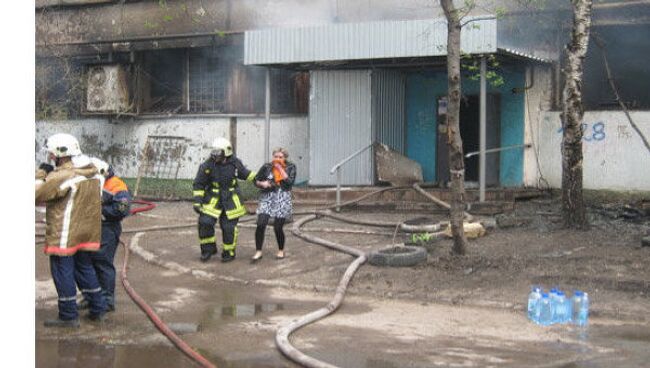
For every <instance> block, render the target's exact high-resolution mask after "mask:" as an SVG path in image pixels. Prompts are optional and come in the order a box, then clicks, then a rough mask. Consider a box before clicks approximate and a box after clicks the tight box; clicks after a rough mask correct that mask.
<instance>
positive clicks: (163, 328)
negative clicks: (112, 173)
mask: <svg viewBox="0 0 650 368" xmlns="http://www.w3.org/2000/svg"><path fill="white" fill-rule="evenodd" d="M132 203H138V204H145V205H146V206H145V207H139V208H135V209H132V210H131V214H135V213H138V212H144V211H149V210H151V209H153V208H154V207H156V205H155V204H153V203H151V202H145V201H139V200H138V201H133V202H132ZM120 243H121V244H122V245H123V246H124V265H123V266H122V272H121V273H120V278H121V279H122V285H124V289H125V290H126V292H127V294H129V296H130V297H131V299H133V301H134V302H135V304H137V305H138V307H140V309H142V311H143V312H144V313H145V314H146V315H147V317H149V319H150V320H151V322H153V324H154V326H156V328H157V329H158V330H159V331H160V332H162V334H163V335H165V336H166V337H167V338H168V339H169V341H171V342H172V343H173V344H174V345H176V347H177V348H178V349H180V350H181V351H182V352H183V353H184V354H185V355H187V356H188V357H189V358H190V359H193V360H194V361H196V362H197V363H199V364H200V365H201V366H203V367H208V368H217V366H216V365H214V364H212V363H210V362H209V361H208V360H207V359H205V358H204V357H203V356H202V355H201V354H199V353H197V352H196V351H194V350H192V348H191V347H190V346H189V345H188V344H187V343H185V341H183V340H182V339H181V338H180V337H178V335H176V334H175V333H174V331H172V330H171V329H170V328H169V327H167V325H166V324H165V322H163V321H162V320H161V319H160V317H158V315H157V314H156V312H154V310H153V309H152V308H151V307H150V306H149V305H148V304H147V302H145V300H144V299H142V298H141V297H140V295H138V293H136V292H135V290H134V289H133V288H132V287H131V284H130V283H129V280H128V279H127V276H126V268H127V267H126V266H127V264H128V262H129V247H128V246H126V244H124V243H123V242H122V241H120Z"/></svg>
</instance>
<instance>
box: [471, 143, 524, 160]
mask: <svg viewBox="0 0 650 368" xmlns="http://www.w3.org/2000/svg"><path fill="white" fill-rule="evenodd" d="M532 146H533V145H532V144H530V143H526V144H516V145H514V146H505V147H499V148H490V149H487V150H485V151H484V152H485V153H494V152H500V151H507V150H511V149H515V148H530V147H532ZM479 153H481V151H474V152H470V153H468V154H466V155H465V158H470V157H472V156H476V155H478V154H479Z"/></svg>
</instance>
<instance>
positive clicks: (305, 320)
mask: <svg viewBox="0 0 650 368" xmlns="http://www.w3.org/2000/svg"><path fill="white" fill-rule="evenodd" d="M391 189H392V190H396V189H404V188H403V187H393V188H385V189H382V190H379V191H376V192H372V193H369V194H368V195H365V196H363V198H367V197H369V196H370V195H375V194H378V193H380V192H382V191H385V190H391ZM412 189H414V190H416V191H418V192H420V193H422V194H423V195H424V196H425V197H426V198H428V199H429V200H431V201H432V202H434V203H436V204H438V205H440V206H442V207H445V208H447V209H449V208H450V207H449V204H447V203H446V202H444V201H442V200H440V199H438V198H436V197H435V196H433V195H431V194H429V193H427V192H425V191H424V190H423V189H422V188H421V187H420V186H419V185H418V184H417V183H416V184H414V185H413V187H412ZM356 202H358V200H355V201H350V202H347V203H345V204H344V205H349V204H352V203H356ZM331 208H332V207H326V208H325V210H324V211H323V209H321V210H320V211H312V212H311V214H309V215H308V216H306V217H304V218H302V219H300V220H298V221H297V222H296V223H295V224H294V226H293V228H292V230H291V231H292V233H293V234H294V235H295V236H297V237H299V238H301V239H303V240H306V241H308V242H311V243H315V244H319V245H323V246H325V247H328V248H331V249H334V250H337V251H340V252H343V253H347V254H350V255H352V256H356V257H357V258H356V259H355V260H354V261H353V262H352V263H350V265H349V266H348V268H347V269H346V271H345V273H344V274H343V277H341V280H340V281H339V285H338V286H337V288H336V293H335V294H334V298H333V299H332V300H331V301H330V302H329V303H328V304H327V305H326V306H325V307H323V308H320V309H318V310H316V311H313V312H311V313H309V314H306V315H304V316H302V317H299V318H298V319H295V320H292V321H290V322H288V323H284V324H281V325H280V327H279V328H278V330H277V332H276V334H275V344H276V346H277V347H278V349H280V351H281V352H282V353H283V354H284V355H285V356H286V357H287V358H289V359H291V360H293V361H294V362H296V363H298V364H301V365H303V366H305V367H310V368H338V367H337V366H335V365H332V364H329V363H327V362H323V361H321V360H318V359H316V358H314V357H311V356H309V355H307V354H305V353H303V352H301V351H300V350H298V349H297V348H296V347H294V346H293V345H291V342H290V341H289V335H291V334H292V333H293V332H295V331H296V330H298V329H300V328H302V327H304V326H306V325H308V324H310V323H313V322H316V321H318V320H320V319H322V318H324V317H326V316H328V315H330V314H332V313H334V312H335V311H336V310H337V309H338V308H339V306H340V305H341V303H342V302H343V298H344V297H345V292H346V290H347V287H348V285H349V283H350V281H351V280H352V277H353V276H354V274H355V273H356V272H357V270H358V269H359V267H361V265H362V264H363V263H365V262H366V259H367V257H366V254H365V252H363V251H361V250H358V249H355V248H352V247H349V246H345V245H342V244H338V243H334V242H330V241H327V240H324V239H320V238H317V237H315V236H311V235H307V234H304V233H303V232H302V231H301V230H300V227H301V226H302V225H304V224H305V223H307V222H309V221H313V220H315V219H317V218H318V217H319V216H326V217H331V218H333V219H336V220H339V221H345V222H350V223H356V224H361V225H371V226H380V227H386V226H394V227H395V230H396V231H397V228H398V227H399V228H401V229H402V230H403V231H406V232H414V231H438V230H440V228H441V227H442V226H443V225H444V226H446V224H445V223H442V222H440V223H437V224H432V225H406V224H404V223H397V224H396V223H387V222H377V221H373V222H369V221H362V220H358V219H350V218H347V217H344V216H340V215H335V214H333V213H332V212H331V211H330V210H329V209H331ZM465 218H466V219H468V220H470V219H471V218H472V217H471V215H470V214H468V213H465Z"/></svg>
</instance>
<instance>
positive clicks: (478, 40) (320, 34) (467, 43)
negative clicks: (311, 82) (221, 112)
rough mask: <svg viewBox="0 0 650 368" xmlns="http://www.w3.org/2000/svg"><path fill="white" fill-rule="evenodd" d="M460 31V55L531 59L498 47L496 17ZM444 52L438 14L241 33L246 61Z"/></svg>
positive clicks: (330, 60) (304, 61) (318, 61)
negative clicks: (399, 19)
mask: <svg viewBox="0 0 650 368" xmlns="http://www.w3.org/2000/svg"><path fill="white" fill-rule="evenodd" d="M464 22H465V26H464V27H463V28H462V31H461V52H462V53H463V54H466V55H482V54H503V55H506V56H510V57H518V58H527V59H530V60H534V61H540V62H547V61H549V60H547V59H544V58H540V57H534V56H532V55H529V54H526V53H524V52H521V51H517V50H514V49H512V48H505V47H499V42H498V38H497V20H496V18H495V17H492V16H485V17H473V18H472V17H468V18H466V19H464ZM446 55H447V22H446V20H445V19H444V18H436V19H426V20H405V21H380V22H366V23H342V24H340V23H339V24H330V25H321V26H312V27H301V28H273V29H263V30H252V31H246V32H245V33H244V64H246V65H267V66H282V65H284V66H287V65H302V66H305V65H309V64H312V65H315V66H322V65H336V64H337V63H340V64H350V63H352V64H354V63H359V62H360V61H363V60H373V61H374V62H375V63H376V62H377V61H379V60H391V59H392V60H395V59H400V60H414V59H420V60H423V59H429V60H431V59H434V58H435V59H439V58H440V57H443V56H446Z"/></svg>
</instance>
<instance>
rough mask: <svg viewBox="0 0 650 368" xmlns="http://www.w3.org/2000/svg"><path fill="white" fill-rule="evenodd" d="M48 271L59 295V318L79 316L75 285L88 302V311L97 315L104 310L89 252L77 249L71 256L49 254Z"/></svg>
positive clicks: (103, 302)
mask: <svg viewBox="0 0 650 368" xmlns="http://www.w3.org/2000/svg"><path fill="white" fill-rule="evenodd" d="M50 271H51V272H52V280H54V286H55V287H56V292H57V294H58V295H59V319H61V320H64V321H67V320H73V319H77V318H79V314H78V312H77V298H76V295H77V287H76V285H75V272H77V275H78V278H77V280H76V281H77V285H79V289H81V292H82V293H83V294H84V295H85V296H86V298H87V299H88V302H90V313H91V314H93V315H99V314H102V313H104V312H105V311H106V302H105V301H104V298H103V297H102V294H101V291H102V288H101V287H100V286H99V282H98V281H97V275H96V274H95V270H94V269H93V266H92V263H91V261H90V252H86V251H79V252H77V253H76V254H75V255H73V256H50Z"/></svg>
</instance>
